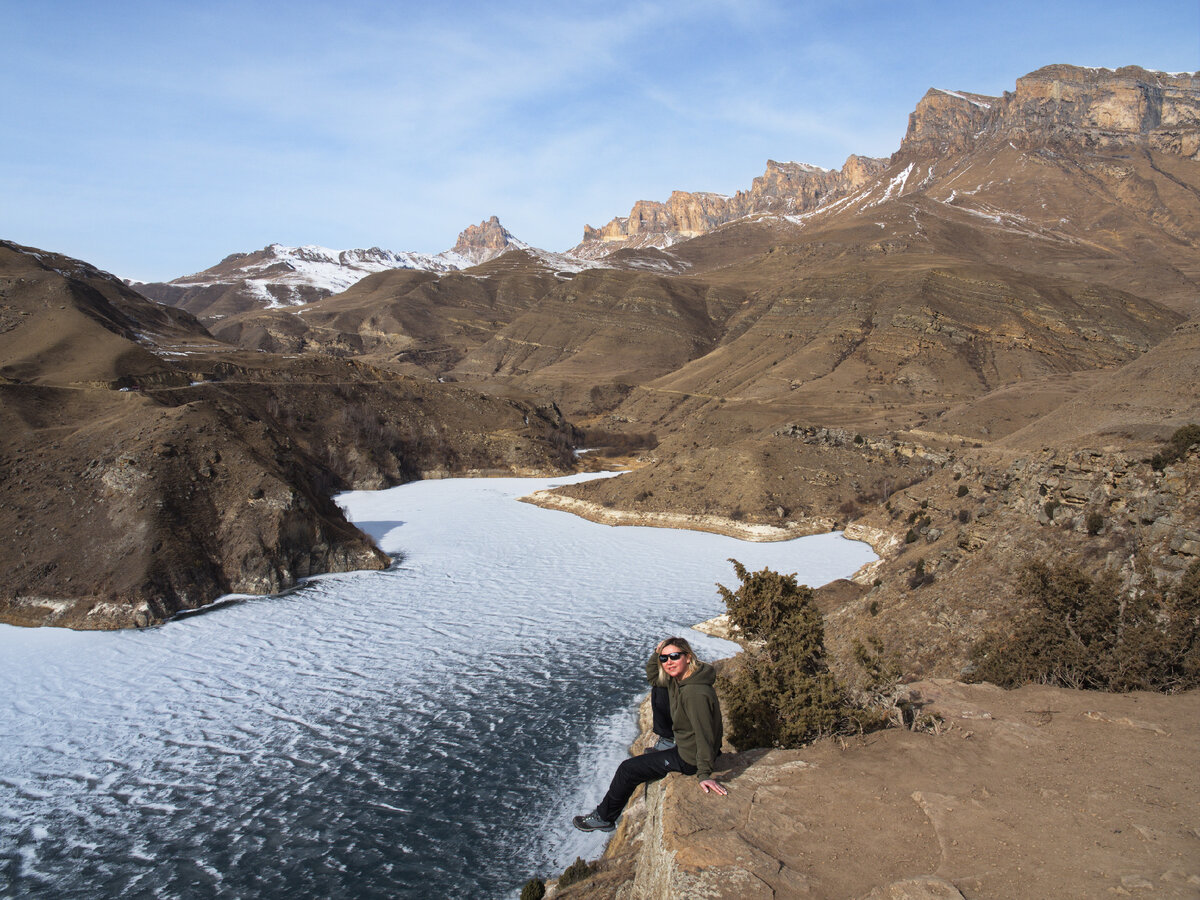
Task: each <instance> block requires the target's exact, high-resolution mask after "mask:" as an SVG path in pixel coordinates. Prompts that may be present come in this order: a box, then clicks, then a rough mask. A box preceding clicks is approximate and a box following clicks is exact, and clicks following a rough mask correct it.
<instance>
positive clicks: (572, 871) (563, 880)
mask: <svg viewBox="0 0 1200 900" xmlns="http://www.w3.org/2000/svg"><path fill="white" fill-rule="evenodd" d="M591 874H592V867H591V866H589V865H588V864H587V863H586V862H584V861H583V857H581V856H577V857H575V862H573V863H571V864H570V865H569V866H567V870H566V871H565V872H563V873H562V875H560V876H559V878H558V886H559V888H560V889H561V888H565V887H567V885H571V884H578V883H579V882H581V881H583V880H584V879H585V878H587V877H589V876H590V875H591Z"/></svg>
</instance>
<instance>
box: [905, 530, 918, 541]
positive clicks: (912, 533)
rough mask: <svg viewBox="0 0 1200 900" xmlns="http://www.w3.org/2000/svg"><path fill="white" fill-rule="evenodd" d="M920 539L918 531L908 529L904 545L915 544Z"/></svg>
mask: <svg viewBox="0 0 1200 900" xmlns="http://www.w3.org/2000/svg"><path fill="white" fill-rule="evenodd" d="M918 537H919V535H918V534H917V532H916V529H915V528H910V529H908V532H907V533H906V534H905V535H904V543H906V544H915V543H916V542H917V538H918Z"/></svg>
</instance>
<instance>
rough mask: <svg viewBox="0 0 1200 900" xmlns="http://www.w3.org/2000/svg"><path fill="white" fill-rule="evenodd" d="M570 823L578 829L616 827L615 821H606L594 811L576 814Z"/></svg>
mask: <svg viewBox="0 0 1200 900" xmlns="http://www.w3.org/2000/svg"><path fill="white" fill-rule="evenodd" d="M571 824H572V825H574V826H575V827H576V828H578V829H579V830H580V831H612V830H613V829H614V828H616V827H617V823H616V822H606V821H604V820H603V819H602V818H600V817H599V816H598V815H596V813H595V811H593V812H590V813H588V814H587V815H586V816H576V817H575V818H573V819H572V820H571Z"/></svg>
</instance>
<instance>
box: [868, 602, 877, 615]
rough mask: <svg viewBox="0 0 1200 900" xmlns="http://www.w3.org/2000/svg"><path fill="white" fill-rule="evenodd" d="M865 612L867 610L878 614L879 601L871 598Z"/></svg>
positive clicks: (872, 613)
mask: <svg viewBox="0 0 1200 900" xmlns="http://www.w3.org/2000/svg"><path fill="white" fill-rule="evenodd" d="M867 612H869V613H870V614H871V615H873V616H877V615H879V601H878V600H872V601H871V605H870V606H868V607H867Z"/></svg>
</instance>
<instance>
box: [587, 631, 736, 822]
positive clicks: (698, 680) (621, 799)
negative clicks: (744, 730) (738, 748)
mask: <svg viewBox="0 0 1200 900" xmlns="http://www.w3.org/2000/svg"><path fill="white" fill-rule="evenodd" d="M655 656H656V657H657V664H658V669H659V674H658V682H659V686H661V687H665V688H666V689H667V695H668V697H669V699H670V707H671V725H672V728H673V730H674V738H675V745H674V746H673V747H670V748H668V749H666V750H652V751H650V752H648V753H643V754H642V755H641V756H631V757H630V758H629V759H627V760H625V762H623V763H621V765H620V766H618V767H617V773H616V774H615V775H614V776H613V780H612V784H610V785H609V787H608V793H607V794H605V795H604V799H603V800H601V801H600V805H599V806H597V807H596V808H595V809H594V810H593V811H592V812H590V813H588V814H587V815H586V816H575V818H574V819H572V820H571V821H572V823H573V824H574V825H575V827H576V828H578V829H579V830H580V831H612V830H613V829H614V828H615V827H616V821H617V816H619V815H620V814H621V810H623V809H624V808H625V804H626V803H628V802H629V798H630V797H631V796H632V795H633V791H634V789H635V788H636V787H637V786H638V785H639V784H645V783H646V782H648V781H657V780H658V779H659V778H663V777H665V776H666V775H667V773H668V772H681V773H682V774H684V775H695V776H696V780H697V781H698V782H699V784H700V788H701V790H703V791H704V793H706V794H707V793H708V792H709V791H715V792H716V793H718V794H726V793H728V791H726V790H725V788H723V787H721V785H719V784H718V783H717V782H716V781H714V780H713V777H712V767H713V761H714V760H715V759H716V757H717V754H718V753H720V752H721V734H722V726H721V707H720V705H719V704H718V703H717V692H716V691H715V690H713V683H714V682H715V681H716V672H715V671H714V670H713V667H712V666H710V665H709V664H708V663H704V662H700V660H698V659H697V658H696V654H695V653H694V652H693V651H692V647H691V645H690V644H689V643H688V642H687V641H685V640H684V639H683V638H676V637H673V638H667V639H666V640H665V641H663V642H662V643H661V644H659V645H658V649H657V652H656V654H655ZM654 658H655V657H651V659H652V660H653V659H654Z"/></svg>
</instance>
